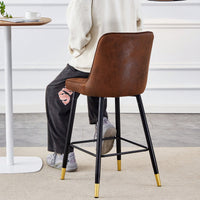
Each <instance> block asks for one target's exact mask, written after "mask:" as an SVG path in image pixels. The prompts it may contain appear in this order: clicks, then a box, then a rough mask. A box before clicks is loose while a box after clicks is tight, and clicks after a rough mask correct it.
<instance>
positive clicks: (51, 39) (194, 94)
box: [0, 0, 200, 113]
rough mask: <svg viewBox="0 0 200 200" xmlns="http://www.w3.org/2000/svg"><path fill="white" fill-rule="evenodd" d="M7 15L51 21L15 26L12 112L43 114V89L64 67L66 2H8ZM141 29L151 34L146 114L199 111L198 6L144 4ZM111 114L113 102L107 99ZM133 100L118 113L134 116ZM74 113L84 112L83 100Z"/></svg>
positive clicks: (0, 104)
mask: <svg viewBox="0 0 200 200" xmlns="http://www.w3.org/2000/svg"><path fill="white" fill-rule="evenodd" d="M5 2H6V3H7V7H8V12H10V13H12V14H13V15H14V16H23V15H24V13H25V11H26V10H31V11H38V12H41V13H42V15H43V16H46V17H51V18H52V22H51V23H50V24H48V25H45V26H38V27H17V28H16V27H13V31H12V38H13V89H14V112H44V110H45V106H44V95H45V87H46V85H47V84H48V83H49V82H50V81H51V80H52V79H53V78H54V77H55V76H56V75H57V74H58V73H59V72H60V71H61V70H62V69H63V68H64V67H65V66H66V63H67V61H68V59H69V56H68V55H67V38H68V29H67V25H66V8H67V3H68V2H69V1H67V0H65V1H64V0H57V1H56V3H55V1H53V0H48V1H47V0H45V1H44V0H31V1H27V0H6V1H5ZM142 8H143V15H144V29H145V30H151V31H153V32H154V34H155V42H154V47H153V52H152V59H151V65H150V72H149V80H148V86H147V90H146V92H145V93H144V94H143V95H142V96H143V99H144V103H145V108H146V110H147V111H148V112H172V113H175V112H189V113H190V112H193V113H195V112H200V79H199V77H200V53H199V52H200V37H199V35H200V1H197V0H196V1H195V0H188V1H183V2H161V3H157V2H147V1H146V0H144V1H143V4H142ZM3 40H4V36H3V31H2V27H0V112H4V68H3V62H4V52H3V50H4V45H3ZM110 101H111V103H110V104H109V110H110V111H113V103H114V101H113V100H112V99H110ZM133 102H135V100H134V99H133V98H122V109H121V110H122V112H135V111H137V108H136V106H135V105H136V104H134V106H133V105H132V103H133ZM78 110H79V111H80V112H82V111H83V112H85V111H87V106H86V100H85V98H84V97H83V96H81V97H80V100H79V101H78Z"/></svg>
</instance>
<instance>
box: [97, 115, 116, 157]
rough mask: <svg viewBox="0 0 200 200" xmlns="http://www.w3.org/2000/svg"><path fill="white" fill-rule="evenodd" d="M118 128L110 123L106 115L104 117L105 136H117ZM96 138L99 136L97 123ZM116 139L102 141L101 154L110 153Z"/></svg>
mask: <svg viewBox="0 0 200 200" xmlns="http://www.w3.org/2000/svg"><path fill="white" fill-rule="evenodd" d="M116 132H117V130H116V128H115V127H114V126H113V125H112V124H111V123H110V121H109V120H108V119H107V118H106V117H104V118H103V138H108V137H115V136H116ZM94 137H95V138H97V125H95V136H94ZM113 143H114V139H112V140H103V142H102V152H101V154H102V155H103V154H106V153H108V152H109V151H110V150H111V149H112V148H113Z"/></svg>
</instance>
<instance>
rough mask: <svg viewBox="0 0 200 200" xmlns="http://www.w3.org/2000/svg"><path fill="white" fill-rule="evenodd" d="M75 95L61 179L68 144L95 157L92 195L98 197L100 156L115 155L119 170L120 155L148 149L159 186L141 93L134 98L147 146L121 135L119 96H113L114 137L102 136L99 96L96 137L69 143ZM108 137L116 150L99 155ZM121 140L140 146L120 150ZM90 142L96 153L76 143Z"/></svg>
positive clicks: (102, 104) (68, 147) (102, 101)
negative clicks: (114, 141)
mask: <svg viewBox="0 0 200 200" xmlns="http://www.w3.org/2000/svg"><path fill="white" fill-rule="evenodd" d="M76 95H78V93H76V92H74V93H73V95H72V105H71V111H70V117H69V125H68V130H67V135H66V141H65V150H64V158H63V165H62V173H61V179H62V180H64V179H65V172H66V166H67V160H68V154H69V149H70V146H71V147H73V148H76V149H78V150H80V151H83V152H85V153H87V154H90V155H92V156H94V157H96V167H95V195H94V197H95V198H98V197H99V185H100V173H101V158H102V157H110V156H116V157H117V169H118V171H121V155H125V154H131V153H139V152H144V151H149V155H150V159H151V163H152V167H153V171H154V174H155V178H156V182H157V186H158V187H160V186H161V181H160V176H159V170H158V165H157V161H156V157H155V153H154V148H153V144H152V140H151V136H150V131H149V128H148V123H147V119H146V114H145V110H144V106H143V102H142V98H141V95H136V96H135V97H136V100H137V104H138V108H139V112H140V117H141V120H142V125H143V129H144V133H145V138H146V142H147V147H146V146H144V145H142V144H138V143H136V142H133V141H131V140H128V139H125V138H123V137H121V124H120V98H119V97H114V98H115V123H116V130H117V132H116V137H110V138H102V132H103V108H104V99H105V97H99V108H98V110H99V112H98V127H97V139H92V140H82V141H75V142H72V143H71V136H72V129H73V123H74V117H75V110H76V104H77V98H75V97H76ZM109 139H115V140H116V151H117V152H116V153H109V154H106V155H101V152H102V141H103V140H109ZM121 141H125V142H128V143H131V144H133V145H136V146H138V147H140V148H141V149H138V150H133V151H125V152H121ZM90 142H96V154H94V153H93V152H90V151H88V150H86V149H84V148H81V147H80V146H78V144H83V143H90Z"/></svg>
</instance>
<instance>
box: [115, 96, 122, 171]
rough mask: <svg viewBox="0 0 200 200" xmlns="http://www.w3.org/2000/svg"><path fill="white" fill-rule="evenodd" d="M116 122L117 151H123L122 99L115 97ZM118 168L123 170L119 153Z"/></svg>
mask: <svg viewBox="0 0 200 200" xmlns="http://www.w3.org/2000/svg"><path fill="white" fill-rule="evenodd" d="M115 123H116V129H117V133H116V147H117V153H121V140H120V137H121V125H120V99H119V97H117V98H115ZM117 169H118V171H121V155H117Z"/></svg>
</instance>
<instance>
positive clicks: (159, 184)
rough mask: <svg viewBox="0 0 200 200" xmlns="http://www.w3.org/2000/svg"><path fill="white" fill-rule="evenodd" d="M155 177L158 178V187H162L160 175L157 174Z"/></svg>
mask: <svg viewBox="0 0 200 200" xmlns="http://www.w3.org/2000/svg"><path fill="white" fill-rule="evenodd" d="M155 177H156V182H157V186H158V187H161V182H160V175H159V174H155Z"/></svg>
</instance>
